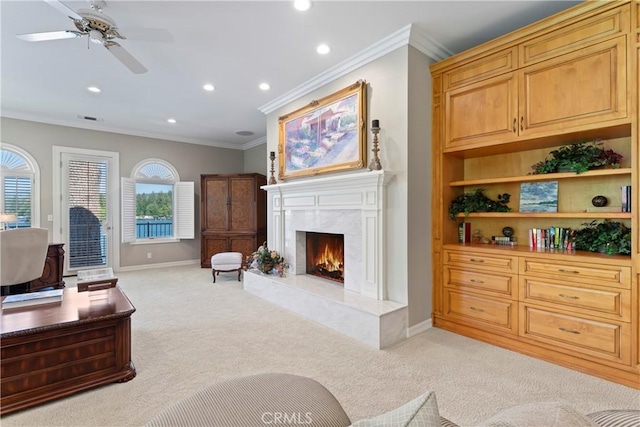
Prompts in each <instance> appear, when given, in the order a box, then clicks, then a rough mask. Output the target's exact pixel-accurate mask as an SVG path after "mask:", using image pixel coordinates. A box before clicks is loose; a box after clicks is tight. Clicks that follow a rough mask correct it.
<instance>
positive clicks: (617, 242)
mask: <svg viewBox="0 0 640 427" xmlns="http://www.w3.org/2000/svg"><path fill="white" fill-rule="evenodd" d="M583 226H584V227H583V228H581V229H579V230H575V231H574V232H573V235H572V239H571V240H572V241H573V246H574V248H575V249H577V250H580V251H589V252H601V253H605V254H607V255H616V254H619V255H631V229H630V228H629V227H627V226H626V225H624V224H623V223H621V222H617V221H611V220H608V219H606V220H604V221H601V222H599V221H598V220H594V221H591V222H590V223H585V224H583Z"/></svg>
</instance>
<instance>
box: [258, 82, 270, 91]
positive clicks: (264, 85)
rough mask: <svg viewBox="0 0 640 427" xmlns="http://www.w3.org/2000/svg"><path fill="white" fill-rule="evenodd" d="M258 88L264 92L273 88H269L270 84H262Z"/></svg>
mask: <svg viewBox="0 0 640 427" xmlns="http://www.w3.org/2000/svg"><path fill="white" fill-rule="evenodd" d="M258 87H259V88H260V89H262V90H269V88H270V87H271V86H269V84H268V83H260V86H258Z"/></svg>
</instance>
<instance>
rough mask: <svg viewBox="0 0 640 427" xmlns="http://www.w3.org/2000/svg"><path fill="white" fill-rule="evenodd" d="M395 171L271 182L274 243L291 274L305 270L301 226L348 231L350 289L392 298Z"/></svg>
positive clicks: (347, 283)
mask: <svg viewBox="0 0 640 427" xmlns="http://www.w3.org/2000/svg"><path fill="white" fill-rule="evenodd" d="M392 177H393V175H392V174H390V173H389V172H385V171H369V170H365V171H359V172H354V173H345V174H339V175H330V176H324V177H314V178H309V179H304V180H303V179H301V180H294V181H287V182H281V183H278V184H273V185H266V186H263V187H262V188H263V189H264V190H266V191H267V193H268V197H267V200H268V222H269V223H268V230H269V233H268V240H269V246H270V247H273V248H275V249H276V250H278V251H281V252H282V253H284V257H285V258H286V259H287V260H289V263H290V270H289V274H294V275H297V274H305V267H303V265H302V262H303V261H304V260H301V259H300V258H301V255H300V248H299V246H300V244H299V243H298V237H297V235H298V234H299V232H301V231H317V232H329V233H340V234H344V235H345V290H348V291H352V292H356V293H359V294H361V295H363V296H367V297H370V298H374V299H377V300H386V299H387V289H386V284H385V262H384V259H385V207H386V206H385V187H386V186H387V184H388V183H389V182H390V180H391V179H392Z"/></svg>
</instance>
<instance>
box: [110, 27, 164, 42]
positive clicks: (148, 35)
mask: <svg viewBox="0 0 640 427" xmlns="http://www.w3.org/2000/svg"><path fill="white" fill-rule="evenodd" d="M118 32H120V33H121V34H123V36H124V38H125V39H128V40H141V41H147V42H158V43H173V42H174V38H173V34H171V33H170V32H169V30H164V29H161V28H118Z"/></svg>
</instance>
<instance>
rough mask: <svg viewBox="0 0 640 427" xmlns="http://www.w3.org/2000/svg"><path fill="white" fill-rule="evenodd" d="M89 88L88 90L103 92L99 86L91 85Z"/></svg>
mask: <svg viewBox="0 0 640 427" xmlns="http://www.w3.org/2000/svg"><path fill="white" fill-rule="evenodd" d="M87 90H88V91H89V92H93V93H100V92H102V91H101V90H100V88H99V87H98V86H89V87H88V88H87Z"/></svg>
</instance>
